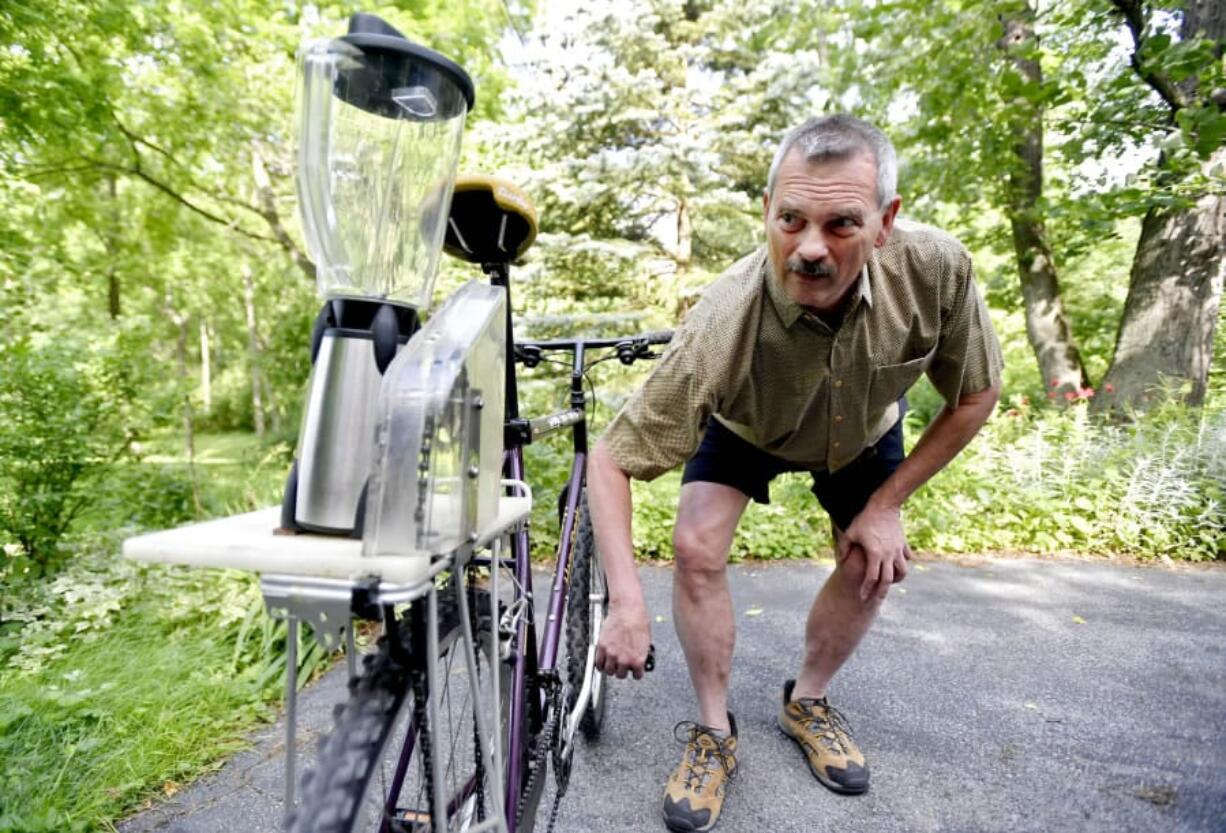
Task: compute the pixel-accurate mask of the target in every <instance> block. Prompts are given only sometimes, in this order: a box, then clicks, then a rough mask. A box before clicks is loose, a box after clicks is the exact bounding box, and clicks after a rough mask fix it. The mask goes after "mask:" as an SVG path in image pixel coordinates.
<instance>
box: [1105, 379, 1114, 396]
mask: <svg viewBox="0 0 1226 833" xmlns="http://www.w3.org/2000/svg"><path fill="white" fill-rule="evenodd" d="M1103 389H1104V390H1105V391H1107V393H1115V385H1113V384H1111V383H1110V382H1108V383H1107V384H1105V385H1103Z"/></svg>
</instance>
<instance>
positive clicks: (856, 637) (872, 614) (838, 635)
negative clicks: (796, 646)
mask: <svg viewBox="0 0 1226 833" xmlns="http://www.w3.org/2000/svg"><path fill="white" fill-rule="evenodd" d="M840 534H841V533H838V532H836V533H835V535H836V537H838V536H839V535H840ZM835 552H836V553H837V552H838V546H837V541H836V546H835ZM864 568H865V564H864V551H863V550H861V549H860V548H859V547H852V548H851V551H850V552H849V553H848V555H847V557H846V558H844V559H843V560H842V561H841V562H839V563H838V564H837V565H836V566H835V568H834V572H833V573H831V574H830V577H829V578H827V579H826V583H825V584H824V585H822V589H821V591H820V592H819V593H818V594H817V598H816V599H815V600H814V601H813V607H811V608H810V609H809V620H808V621H807V622H806V623H805V657H804V662H803V664H802V666H801V669H800V674H799V675H797V677H796V687H795V688H794V689H793V690H792V697H793V699H796V698H800V697H825V696H826V687H827V686H828V685H830V680H831V678H832V677H834V675H835V672H837V671H838V670H839V669H840V668H841V667H843V663H844V662H846V661H847V658H848V657H850V656H851V655H852V652H854V651H855V650H856V646H857V645H859V644H860V640H861V639H863V638H864V634H866V633H868V629H869V627H870V626H871V625H872V624H873V620H874V619H876V618H877V612H878V611H879V610H881V600H880V599H878V598H877V597H876V596H873V597H871V598H870V599H869V600H868V601H867V602H863V601H860V583H861V582H862V581H864Z"/></svg>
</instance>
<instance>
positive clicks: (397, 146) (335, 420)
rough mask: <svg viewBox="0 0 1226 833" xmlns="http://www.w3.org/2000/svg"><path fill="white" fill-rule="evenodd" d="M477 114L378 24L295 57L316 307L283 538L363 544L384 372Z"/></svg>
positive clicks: (418, 52)
mask: <svg viewBox="0 0 1226 833" xmlns="http://www.w3.org/2000/svg"><path fill="white" fill-rule="evenodd" d="M472 104H473V85H472V81H471V80H470V79H469V77H468V75H467V73H465V71H464V70H463V69H462V68H461V67H460V66H458V65H457V64H455V63H453V62H452V61H450V60H448V59H447V58H445V57H443V56H442V55H440V54H438V53H437V52H434V51H432V50H430V49H426V48H425V47H422V46H420V45H418V44H415V43H413V42H411V41H409V40H408V39H407V38H405V37H404V36H403V35H402V34H401V33H400V32H398V31H397V30H396V29H394V28H393V27H392V26H390V25H388V24H387V23H386V22H384V21H383V20H381V19H380V18H378V17H375V16H373V15H367V14H357V15H354V16H353V17H352V18H350V21H349V31H348V33H347V34H345V35H344V36H342V37H339V38H331V39H325V40H320V41H316V42H314V43H310V44H308V45H306V46H305V47H304V48H303V49H302V50H301V52H300V54H299V89H298V112H297V125H296V129H297V133H298V159H297V163H298V164H297V185H298V196H299V209H300V215H301V220H302V226H303V230H304V234H305V236H306V241H307V247H308V250H309V252H310V255H311V258H312V260H313V261H314V263H315V267H316V279H317V283H318V288H319V292H320V295H321V296H322V297H323V299H324V302H323V307H322V308H321V310H320V312H319V315H318V316H317V318H316V321H315V327H314V332H313V334H312V338H311V361H312V368H311V380H310V383H309V388H308V394H307V402H306V407H305V409H304V412H303V419H302V425H301V429H300V432H299V436H298V447H297V453H296V456H295V461H294V466H293V469H292V470H291V472H290V477H289V481H288V483H287V485H286V491H285V498H284V500H283V503H282V513H281V514H282V517H281V525H282V527H284V528H286V529H287V530H305V531H312V532H324V533H333V534H349V535H355V536H357V535H360V534H361V527H362V517H363V513H364V499H365V490H366V482H367V478H368V474H369V470H370V464H371V457H372V438H373V436H374V428H375V419H376V416H375V412H376V403H377V400H378V394H379V387H380V384H381V382H382V374H383V373H384V371H385V370H386V369H387V367H388V365H389V364H390V363H391V361H392V359H393V358H394V356H395V354H396V352H397V350H399V348H400V347H401V346H402V345H403V344H404V343H405V342H407V340H408V338H409V336H411V335H412V334H413V332H414V331H415V330H416V329H417V327H418V323H419V313H420V312H421V311H423V310H424V309H425V307H426V306H427V304H428V303H429V299H430V293H431V291H432V289H433V284H434V278H435V275H436V273H437V270H438V261H439V257H440V254H441V251H442V243H443V236H444V232H445V231H446V223H447V217H448V210H449V208H450V204H451V190H452V185H453V183H454V179H455V168H456V163H457V160H458V157H459V152H460V139H461V136H462V134H463V129H464V119H465V116H466V115H467V113H468V111H469V109H470V108H471V107H472Z"/></svg>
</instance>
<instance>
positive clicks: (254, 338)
mask: <svg viewBox="0 0 1226 833" xmlns="http://www.w3.org/2000/svg"><path fill="white" fill-rule="evenodd" d="M243 308H244V309H245V310H246V311H247V364H248V366H249V367H250V368H251V418H252V420H253V421H254V423H255V433H256V436H258V437H262V436H264V430H265V428H264V398H263V391H264V380H263V376H262V374H261V373H260V337H259V329H258V327H257V323H258V322H257V320H256V316H255V280H254V277H253V276H252V274H251V267H250V266H246V265H244V266H243Z"/></svg>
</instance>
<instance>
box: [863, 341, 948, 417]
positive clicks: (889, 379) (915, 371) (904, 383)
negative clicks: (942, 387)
mask: <svg viewBox="0 0 1226 833" xmlns="http://www.w3.org/2000/svg"><path fill="white" fill-rule="evenodd" d="M934 355H936V348H935V347H934V348H933V349H932V350H929V351H928V352H927V353H925V354H924V355H922V356H920V357H919V358H917V359H911V360H910V361H907V362H903V363H902V364H882V365H876V366H875V367H873V375H872V379H871V380H870V382H869V386H868V416H870V417H871V416H873V415H874V414H880V413H881V412H882V411H884V410H885V409H886V408H888V407H890V405H891V404H893V403H895V402H897V401H898V400H899V399H900V398H902V395H903V394H905V393H906V392H907V390H908V389H909V388H910V387H911V386H912V385H914V384H915V382H916V380H917V379H919V377H920V374H921V373H923V372H924V371H925V370H927V369H928V365H930V364H932V357H933V356H934Z"/></svg>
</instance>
